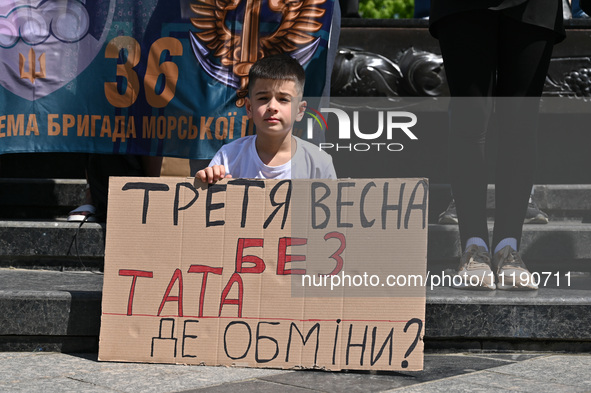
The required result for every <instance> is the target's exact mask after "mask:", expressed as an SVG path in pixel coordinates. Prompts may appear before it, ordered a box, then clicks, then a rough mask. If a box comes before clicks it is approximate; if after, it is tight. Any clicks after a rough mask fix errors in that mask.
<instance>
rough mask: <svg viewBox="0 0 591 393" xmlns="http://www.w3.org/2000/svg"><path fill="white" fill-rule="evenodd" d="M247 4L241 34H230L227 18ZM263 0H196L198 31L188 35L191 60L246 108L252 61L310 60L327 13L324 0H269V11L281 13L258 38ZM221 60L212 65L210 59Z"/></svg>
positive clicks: (194, 10) (193, 22)
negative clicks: (272, 57) (276, 58)
mask: <svg viewBox="0 0 591 393" xmlns="http://www.w3.org/2000/svg"><path fill="white" fill-rule="evenodd" d="M243 1H245V2H246V4H245V12H244V19H243V21H242V33H241V34H240V35H237V34H234V32H233V31H231V30H230V29H229V28H228V26H227V25H226V18H227V17H228V14H229V13H231V12H233V11H236V9H237V8H238V6H239V5H240V4H241V3H242V2H243ZM263 1H264V0H197V3H195V4H192V5H191V9H192V10H193V12H195V14H197V16H196V17H194V18H191V23H192V24H193V26H195V27H197V28H198V29H200V31H199V32H196V33H191V35H190V36H191V46H192V48H193V53H195V57H196V58H197V60H198V61H199V63H200V64H201V66H202V67H203V69H204V70H205V72H207V73H208V74H209V75H210V76H211V77H212V78H214V79H216V80H218V81H219V82H221V83H223V84H225V85H227V86H230V87H232V88H235V89H237V95H238V100H237V101H236V106H238V107H242V106H243V105H244V98H245V97H246V95H247V94H248V71H249V70H250V67H251V66H252V65H253V64H254V62H255V61H256V60H257V59H259V58H261V57H264V56H265V55H271V54H277V53H289V54H290V55H291V56H292V57H294V58H295V59H297V60H298V61H299V62H300V64H305V63H307V62H308V61H309V60H310V59H311V58H312V56H313V55H314V53H315V51H316V48H317V47H318V45H319V43H320V38H316V37H314V36H313V35H312V34H313V33H316V32H317V31H319V30H320V29H321V28H322V23H321V22H319V19H320V18H322V16H323V15H324V14H325V12H326V11H325V10H324V9H322V8H320V7H319V5H321V4H324V3H325V2H326V0H268V6H269V9H270V10H271V11H273V12H277V13H281V16H282V18H281V22H280V23H279V27H278V28H277V29H276V30H275V31H273V32H271V33H269V34H268V35H262V34H261V31H260V30H259V26H260V22H261V21H260V13H261V6H262V4H263ZM210 54H213V56H214V57H217V58H219V59H220V62H221V65H218V64H216V63H213V62H212V61H211V60H210V57H209V55H210Z"/></svg>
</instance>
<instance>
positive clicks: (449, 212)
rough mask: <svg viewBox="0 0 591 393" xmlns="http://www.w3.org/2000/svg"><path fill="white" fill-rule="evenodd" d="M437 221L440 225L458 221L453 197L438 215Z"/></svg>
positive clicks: (452, 223)
mask: <svg viewBox="0 0 591 393" xmlns="http://www.w3.org/2000/svg"><path fill="white" fill-rule="evenodd" d="M437 222H438V223H439V224H442V225H454V224H457V223H458V214H457V213H456V201H455V199H452V200H451V202H450V203H449V206H448V207H447V209H446V210H445V211H444V212H443V213H441V214H440V215H439V219H438V220H437Z"/></svg>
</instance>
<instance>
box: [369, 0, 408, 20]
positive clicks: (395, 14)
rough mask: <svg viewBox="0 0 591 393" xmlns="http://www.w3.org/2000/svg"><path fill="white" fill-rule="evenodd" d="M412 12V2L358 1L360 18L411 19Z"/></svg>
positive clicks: (400, 0) (402, 0) (401, 0)
mask: <svg viewBox="0 0 591 393" xmlns="http://www.w3.org/2000/svg"><path fill="white" fill-rule="evenodd" d="M413 11H414V0H359V15H361V17H362V18H372V19H390V18H396V19H399V18H412V16H413Z"/></svg>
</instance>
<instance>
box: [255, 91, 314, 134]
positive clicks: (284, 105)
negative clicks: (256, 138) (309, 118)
mask: <svg viewBox="0 0 591 393" xmlns="http://www.w3.org/2000/svg"><path fill="white" fill-rule="evenodd" d="M305 110H306V102H305V101H302V97H301V93H300V92H299V91H298V88H297V85H296V83H295V82H293V81H290V80H272V79H257V80H256V81H255V82H254V86H253V87H252V88H251V89H250V97H248V98H247V99H246V112H247V114H248V117H249V118H250V119H252V120H253V121H254V124H255V126H256V133H257V135H261V136H278V137H279V136H285V134H287V133H289V132H291V129H292V127H293V123H295V122H296V121H300V120H301V119H302V117H303V116H304V112H305Z"/></svg>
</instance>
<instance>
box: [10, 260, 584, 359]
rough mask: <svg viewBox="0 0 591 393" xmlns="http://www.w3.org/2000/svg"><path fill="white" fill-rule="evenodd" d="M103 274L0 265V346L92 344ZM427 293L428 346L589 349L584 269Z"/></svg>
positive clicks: (77, 347) (85, 347)
mask: <svg viewBox="0 0 591 393" xmlns="http://www.w3.org/2000/svg"><path fill="white" fill-rule="evenodd" d="M563 278H564V277H563ZM102 279H103V276H102V275H101V274H97V273H91V272H56V271H45V270H21V269H6V268H0V283H2V285H1V286H0V351H58V352H85V351H96V350H97V348H98V335H99V327H100V312H101V311H100V310H101V299H102V292H101V288H102ZM581 288H582V289H581ZM426 293H427V308H426V323H425V326H426V334H425V339H424V340H425V346H426V348H427V349H442V348H443V349H449V348H461V349H464V350H466V349H477V350H482V349H491V350H492V349H497V350H498V349H504V350H507V349H513V350H519V349H526V350H543V351H548V350H555V351H589V350H591V323H590V322H591V276H589V275H586V276H585V275H580V276H573V277H572V278H571V282H570V286H568V285H567V283H566V281H562V282H561V283H560V285H556V282H551V283H549V285H547V286H543V287H540V289H539V290H537V291H533V292H519V291H517V292H511V291H499V290H497V291H491V292H479V291H466V290H456V289H452V288H448V287H434V288H433V289H431V288H429V287H427V288H426Z"/></svg>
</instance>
